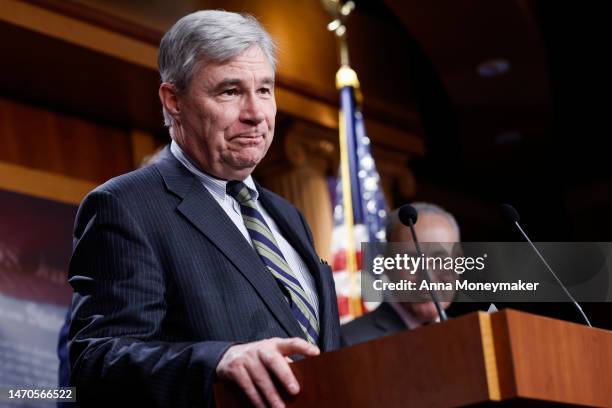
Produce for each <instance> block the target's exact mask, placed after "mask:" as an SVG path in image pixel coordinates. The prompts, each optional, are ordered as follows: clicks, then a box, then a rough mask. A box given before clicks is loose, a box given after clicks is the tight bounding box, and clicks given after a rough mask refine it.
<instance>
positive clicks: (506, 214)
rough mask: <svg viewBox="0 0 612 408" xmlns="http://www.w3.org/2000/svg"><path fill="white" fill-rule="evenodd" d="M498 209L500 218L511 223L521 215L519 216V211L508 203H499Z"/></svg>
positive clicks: (516, 220)
mask: <svg viewBox="0 0 612 408" xmlns="http://www.w3.org/2000/svg"><path fill="white" fill-rule="evenodd" d="M499 210H500V213H501V216H502V218H503V219H504V220H506V221H508V222H509V223H511V224H514V223H515V222H518V221H519V220H520V219H521V217H519V213H518V212H517V211H516V209H515V208H514V207H513V206H511V205H510V204H502V205H500V206H499Z"/></svg>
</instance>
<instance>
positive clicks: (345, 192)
mask: <svg viewBox="0 0 612 408" xmlns="http://www.w3.org/2000/svg"><path fill="white" fill-rule="evenodd" d="M322 3H323V6H324V7H325V9H326V10H327V11H328V12H329V13H330V14H331V15H332V18H334V20H333V21H332V22H331V23H329V24H328V25H327V28H328V30H330V31H333V32H334V33H335V35H336V38H337V39H338V46H339V47H338V48H339V50H340V69H338V72H337V73H336V88H337V89H338V91H341V90H342V89H343V88H344V87H352V88H353V89H354V91H358V90H359V80H358V79H357V73H356V72H355V71H353V69H351V67H350V64H349V52H348V45H347V40H346V25H345V24H344V23H345V20H346V18H347V17H348V15H349V14H350V13H351V11H352V10H353V9H354V8H355V4H354V3H353V2H352V1H348V2H345V3H342V2H341V1H339V0H322ZM347 122H348V121H347V117H346V112H344V111H343V110H342V109H340V112H339V121H338V125H339V126H338V127H339V134H340V169H341V170H340V171H341V175H342V199H343V204H344V205H343V207H344V225H345V228H346V234H347V244H346V268H347V272H348V275H349V285H350V288H349V296H348V309H349V314H350V315H351V316H353V317H358V316H360V315H361V314H362V313H363V310H362V307H361V296H359V293H360V291H359V287H358V284H357V270H358V267H357V254H356V248H355V228H354V213H353V192H352V191H351V177H350V174H351V171H350V166H349V152H348V150H349V148H348V146H347V138H348V133H347Z"/></svg>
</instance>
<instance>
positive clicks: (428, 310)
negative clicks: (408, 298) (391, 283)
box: [391, 212, 459, 323]
mask: <svg viewBox="0 0 612 408" xmlns="http://www.w3.org/2000/svg"><path fill="white" fill-rule="evenodd" d="M414 229H415V231H416V234H417V237H418V239H419V241H420V242H423V243H427V242H436V243H437V242H449V243H450V242H458V241H459V236H458V235H457V232H456V231H455V230H454V229H453V226H452V225H451V223H450V222H449V221H448V220H447V219H446V218H445V217H443V216H442V215H439V214H435V213H427V212H424V213H419V218H418V221H417V223H416V224H415V225H414ZM395 232H396V234H395V235H396V236H394V237H391V241H403V242H412V235H411V234H410V231H409V229H408V228H407V227H403V226H402V227H401V228H400V229H398V230H396V231H395ZM435 247H436V248H438V250H442V251H443V250H444V249H446V251H450V249H451V248H450V246H435ZM426 252H428V251H426ZM426 255H427V256H434V257H435V256H442V257H445V256H451V254H450V253H446V252H444V253H426ZM432 272H433V271H432ZM449 273H450V274H454V272H452V271H451V272H449ZM447 278H448V277H447V276H435V275H434V281H446V280H447ZM427 296H429V295H427ZM440 303H441V304H442V307H443V308H444V309H446V308H447V307H448V306H449V305H450V303H451V302H444V301H443V302H440ZM401 305H402V307H403V308H404V309H406V310H407V311H408V313H410V314H412V315H413V316H414V317H415V318H417V319H418V320H419V321H421V322H423V323H425V322H432V321H434V320H435V319H436V318H437V317H438V313H437V311H436V306H435V305H434V304H433V302H431V301H428V302H402V303H401Z"/></svg>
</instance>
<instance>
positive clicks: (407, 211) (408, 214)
mask: <svg viewBox="0 0 612 408" xmlns="http://www.w3.org/2000/svg"><path fill="white" fill-rule="evenodd" d="M398 216H399V219H400V221H401V223H402V224H404V225H405V226H410V220H412V224H416V222H417V218H418V217H417V210H416V209H415V208H414V207H413V206H411V205H410V204H404V205H402V206H401V207H400V209H399V213H398Z"/></svg>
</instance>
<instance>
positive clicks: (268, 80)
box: [214, 77, 274, 92]
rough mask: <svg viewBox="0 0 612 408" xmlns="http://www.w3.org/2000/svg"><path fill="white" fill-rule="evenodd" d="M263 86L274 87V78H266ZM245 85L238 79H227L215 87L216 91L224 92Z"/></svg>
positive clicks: (262, 82) (262, 81) (263, 80)
mask: <svg viewBox="0 0 612 408" xmlns="http://www.w3.org/2000/svg"><path fill="white" fill-rule="evenodd" d="M261 84H262V85H267V86H274V77H265V78H263V79H262V80H261ZM243 85H244V83H243V81H242V80H241V79H238V78H225V79H223V80H222V81H221V82H219V83H218V84H217V85H215V87H214V91H215V92H216V91H222V90H224V89H226V88H230V87H233V86H243Z"/></svg>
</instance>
